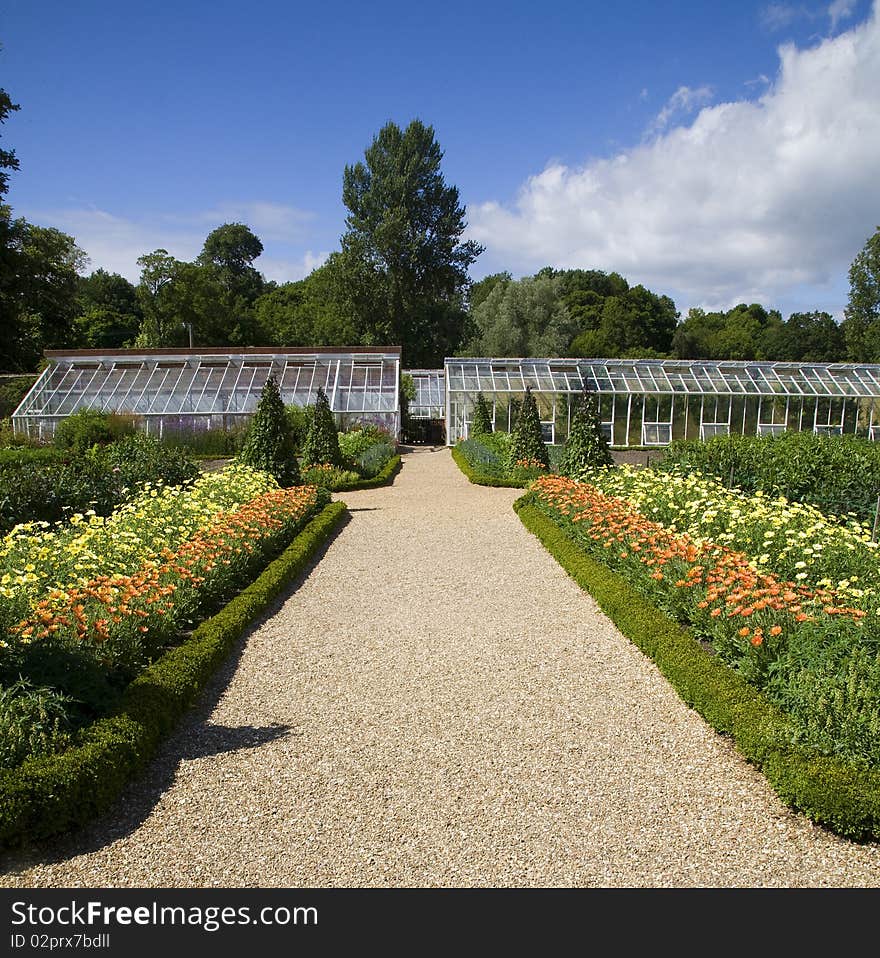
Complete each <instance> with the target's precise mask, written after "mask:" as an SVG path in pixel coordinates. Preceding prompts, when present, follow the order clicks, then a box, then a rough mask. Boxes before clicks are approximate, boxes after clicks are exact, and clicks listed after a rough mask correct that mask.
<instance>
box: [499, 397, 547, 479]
mask: <svg viewBox="0 0 880 958" xmlns="http://www.w3.org/2000/svg"><path fill="white" fill-rule="evenodd" d="M518 462H521V463H525V462H528V463H541V464H542V465H543V466H544V467H545V468H549V466H550V459H549V456H548V455H547V446H546V444H545V442H544V436H543V434H542V432H541V420H540V418H539V416H538V405H537V403H536V402H535V397H534V396H533V395H532V390H531V387H530V386H526V391H525V395H524V396H523V398H522V403H521V405H520V409H519V416H518V417H517V420H516V426H515V428H514V430H513V433H512V435H511V439H510V450H509V452H508V464H509V466H510V468H511V469H513V468H515V467H516V464H517V463H518Z"/></svg>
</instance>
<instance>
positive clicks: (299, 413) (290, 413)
mask: <svg viewBox="0 0 880 958" xmlns="http://www.w3.org/2000/svg"><path fill="white" fill-rule="evenodd" d="M285 411H286V412H287V421H288V422H289V423H290V434H291V436H292V437H293V447H294V449H302V447H303V446H304V445H305V442H306V437H307V436H308V434H309V429H310V428H311V425H312V420H313V419H314V418H315V407H314V406H286V407H285Z"/></svg>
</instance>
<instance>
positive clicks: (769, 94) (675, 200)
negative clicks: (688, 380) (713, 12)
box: [468, 10, 880, 306]
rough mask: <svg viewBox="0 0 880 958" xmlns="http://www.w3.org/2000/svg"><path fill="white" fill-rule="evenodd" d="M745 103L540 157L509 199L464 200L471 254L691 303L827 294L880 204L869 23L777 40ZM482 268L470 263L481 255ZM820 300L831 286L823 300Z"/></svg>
mask: <svg viewBox="0 0 880 958" xmlns="http://www.w3.org/2000/svg"><path fill="white" fill-rule="evenodd" d="M779 58H780V66H779V71H778V74H777V76H776V77H775V79H774V82H773V84H772V85H771V86H770V87H769V88H768V90H767V91H766V92H765V93H764V94H763V95H762V96H761V97H760V98H758V99H755V100H751V101H748V100H746V101H741V102H731V103H720V104H716V105H714V106H711V107H706V108H704V109H702V110H701V111H700V113H699V114H698V115H697V117H696V118H695V119H694V120H693V121H692V122H691V123H690V124H687V125H681V126H677V127H675V128H671V129H669V130H668V131H667V132H665V133H664V134H662V135H661V136H659V137H657V138H656V139H653V140H651V141H649V142H645V143H642V144H640V145H638V146H636V147H633V148H632V149H629V150H625V151H622V152H620V153H618V154H617V155H614V156H611V157H610V158H606V159H600V160H597V161H594V162H590V163H588V164H587V165H585V166H583V167H580V168H573V167H569V166H565V165H563V164H560V163H552V164H551V165H548V167H547V168H546V169H545V170H543V171H542V172H541V173H538V174H536V175H534V176H531V177H530V178H529V179H528V180H527V181H526V182H525V183H524V184H523V185H522V187H521V189H520V191H519V194H518V196H517V197H516V200H515V202H514V203H513V204H511V205H502V204H501V203H499V202H495V201H491V202H484V203H478V204H476V205H472V206H470V207H469V210H468V216H469V220H470V227H469V235H470V237H471V238H473V239H476V240H478V241H479V242H482V243H484V244H485V246H486V247H487V253H486V254H485V259H486V260H488V261H489V262H491V263H492V265H497V267H498V268H507V269H511V270H516V271H519V272H523V273H525V272H533V271H534V270H536V269H539V268H541V267H542V266H545V265H548V264H551V265H555V266H557V267H569V268H571V267H585V268H590V267H592V268H598V269H605V270H617V271H619V272H621V273H622V274H623V275H624V276H626V277H627V278H628V279H630V280H631V281H633V282H642V283H645V284H646V285H648V286H650V287H651V288H653V289H656V290H657V291H659V292H668V293H670V295H675V298H676V302H677V304H678V305H679V306H682V305H683V303H682V300H683V299H684V300H686V301H687V302H688V303H689V304H691V305H707V306H708V305H724V304H729V303H731V302H739V301H741V300H747V301H761V302H764V303H767V304H768V305H773V304H774V303H776V302H778V301H779V300H780V299H785V297H786V296H787V295H788V294H789V293H790V292H791V291H792V290H794V289H799V290H800V291H801V293H803V291H804V290H805V289H807V288H811V287H812V288H815V289H817V290H818V289H820V288H822V289H824V290H825V291H826V293H828V290H830V289H831V287H832V284H834V283H837V284H838V288H837V289H836V290H835V292H834V293H833V295H835V296H837V300H836V301H837V302H839V299H840V289H839V287H840V283H841V280H842V281H844V282H845V278H846V271H847V269H848V267H849V263H850V262H851V261H852V258H853V257H854V255H855V254H856V253H857V252H858V250H859V249H860V248H861V247H862V245H863V244H864V242H865V240H866V239H867V238H868V237H869V236H870V235H871V234H872V233H873V231H874V228H875V227H876V226H877V222H878V219H880V218H878V213H877V211H878V209H880V179H878V177H877V170H878V168H880V82H878V80H880V20H878V17H877V13H876V10H875V12H874V14H873V15H872V16H871V18H870V19H869V20H868V21H867V22H865V23H863V24H861V25H860V26H857V27H855V28H853V29H851V30H849V31H848V32H846V33H842V34H841V35H839V36H837V37H835V38H833V39H826V40H825V41H823V42H821V43H820V44H818V45H817V46H815V47H813V48H810V49H798V48H796V47H794V46H791V45H788V46H783V47H781V48H780V50H779ZM483 265H484V266H485V264H483ZM829 295H831V294H829Z"/></svg>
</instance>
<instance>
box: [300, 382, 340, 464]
mask: <svg viewBox="0 0 880 958" xmlns="http://www.w3.org/2000/svg"><path fill="white" fill-rule="evenodd" d="M302 461H303V465H304V466H320V465H331V466H338V467H340V468H342V467H344V465H345V462H344V460H343V457H342V452H341V450H340V448H339V433H338V431H337V429H336V419H335V418H334V416H333V412H332V411H331V409H330V403H329V402H328V400H327V394H326V393H325V392H324V390H323V389H321V388H320V387H318V398H317V401H316V402H315V414H314V416H313V417H312V421H311V424H310V425H309V431H308V434H307V436H306V441H305V443H304V444H303V447H302Z"/></svg>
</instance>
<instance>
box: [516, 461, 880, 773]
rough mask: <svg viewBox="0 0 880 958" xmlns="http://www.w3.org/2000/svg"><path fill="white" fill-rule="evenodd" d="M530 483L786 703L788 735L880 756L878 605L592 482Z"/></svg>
mask: <svg viewBox="0 0 880 958" xmlns="http://www.w3.org/2000/svg"><path fill="white" fill-rule="evenodd" d="M610 481H612V480H609V482H610ZM532 490H533V492H534V495H535V500H534V501H535V503H536V505H538V506H539V507H540V508H541V509H542V510H543V511H544V512H545V513H546V514H547V515H548V516H549V517H551V518H552V519H553V520H554V521H555V522H556V523H557V524H558V525H559V526H560V527H562V528H563V529H565V530H566V532H567V534H569V535H570V536H571V537H572V539H573V540H575V541H577V542H578V543H580V544H581V545H582V547H583V548H584V550H585V552H586V553H587V554H589V555H592V556H594V557H595V558H597V559H598V560H599V561H600V562H602V563H604V564H605V565H607V566H609V567H610V568H612V569H615V570H616V571H617V572H619V573H620V574H621V575H623V576H624V578H625V579H626V580H627V581H628V582H630V583H631V584H632V585H633V586H634V587H635V588H636V589H637V590H638V591H639V592H641V593H642V594H643V595H644V596H645V597H647V598H649V599H650V600H651V601H652V602H653V603H655V604H656V605H657V606H659V607H660V608H661V609H663V610H664V611H666V612H667V613H668V614H669V615H670V616H671V617H672V618H674V619H675V620H676V621H679V622H684V623H687V624H688V625H689V626H690V627H691V628H692V629H693V631H694V633H695V634H696V635H697V636H698V637H699V638H701V639H702V640H703V641H704V642H706V643H707V645H709V646H711V648H712V649H713V650H714V651H715V653H716V654H717V655H718V656H719V657H720V658H721V659H723V660H724V661H725V662H726V663H728V664H729V665H730V666H731V667H732V668H734V669H735V670H736V671H737V672H739V673H740V674H741V675H742V676H743V677H745V678H746V679H747V680H748V681H749V682H751V683H753V684H754V685H755V686H756V687H757V688H760V689H762V690H763V691H765V692H766V694H767V695H768V696H769V697H770V698H771V699H772V700H773V701H775V702H776V703H777V704H779V705H780V706H781V707H782V708H784V710H785V712H786V713H787V714H788V715H789V716H791V718H792V720H793V723H794V726H793V727H794V732H793V734H794V735H795V736H796V737H798V738H799V739H801V740H804V741H809V742H810V743H811V744H812V745H814V746H815V747H816V748H817V749H819V750H821V751H822V752H824V753H826V754H840V755H844V756H846V757H847V758H848V759H852V760H855V761H862V762H866V763H871V764H877V763H880V737H878V735H877V731H878V730H880V664H878V657H877V653H876V641H877V639H876V636H877V635H878V626H880V620H878V616H877V614H876V611H875V610H873V609H872V610H866V609H864V608H859V607H858V606H856V605H854V604H852V603H851V601H850V596H849V595H848V594H846V593H845V592H844V591H843V590H840V589H837V588H835V587H822V586H818V585H807V584H804V583H803V582H795V581H791V580H790V579H787V578H785V577H784V576H780V575H777V574H775V573H774V572H772V571H762V570H761V569H760V568H758V567H756V563H755V562H754V561H753V560H752V559H751V557H750V556H748V555H746V554H745V553H743V552H742V551H739V550H737V549H735V548H732V547H731V546H730V545H728V544H726V543H719V542H716V541H713V540H711V539H708V538H701V539H696V538H694V537H693V536H691V535H690V534H689V533H688V532H687V531H678V530H677V529H673V528H672V527H669V526H666V525H664V524H662V523H661V522H658V521H656V520H655V519H654V518H653V517H651V518H649V517H648V516H646V515H645V514H644V512H642V511H641V510H640V509H639V508H638V507H637V506H636V505H635V503H633V502H631V501H629V500H628V499H625V498H622V497H620V496H615V495H609V494H608V493H606V492H605V491H604V490H602V489H600V488H597V486H595V485H592V484H587V483H576V482H573V481H571V480H568V479H564V478H560V477H555V476H554V477H545V478H543V479H539V480H537V481H536V482H535V483H534V484H533V486H532Z"/></svg>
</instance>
